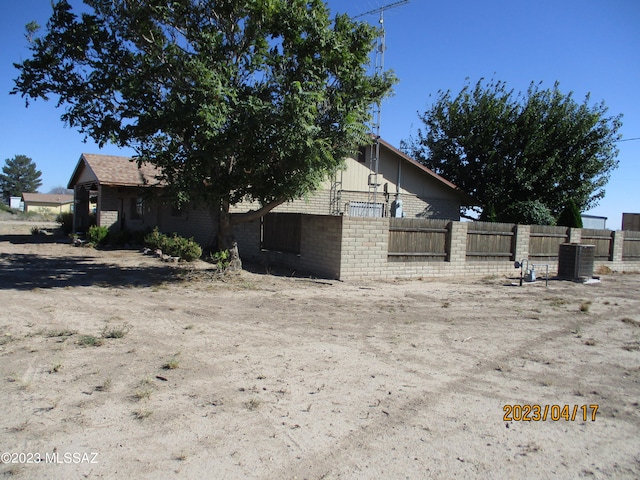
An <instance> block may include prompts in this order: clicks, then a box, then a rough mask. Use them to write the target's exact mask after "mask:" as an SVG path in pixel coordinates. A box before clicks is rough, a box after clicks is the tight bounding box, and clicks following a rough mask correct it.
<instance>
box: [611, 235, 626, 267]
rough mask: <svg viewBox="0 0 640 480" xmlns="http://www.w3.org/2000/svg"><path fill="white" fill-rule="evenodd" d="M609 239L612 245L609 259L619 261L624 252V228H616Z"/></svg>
mask: <svg viewBox="0 0 640 480" xmlns="http://www.w3.org/2000/svg"><path fill="white" fill-rule="evenodd" d="M611 241H612V242H613V247H612V248H611V260H612V261H614V262H621V261H622V255H623V253H624V230H616V231H615V232H613V234H612V238H611Z"/></svg>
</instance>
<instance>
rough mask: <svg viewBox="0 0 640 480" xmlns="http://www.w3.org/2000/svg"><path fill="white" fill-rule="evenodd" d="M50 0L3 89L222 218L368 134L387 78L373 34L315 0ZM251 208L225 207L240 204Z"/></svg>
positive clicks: (300, 187) (303, 184)
mask: <svg viewBox="0 0 640 480" xmlns="http://www.w3.org/2000/svg"><path fill="white" fill-rule="evenodd" d="M84 3H85V4H86V6H87V7H88V8H86V10H88V11H89V13H83V14H82V15H81V16H77V15H75V14H74V13H73V11H72V8H71V6H70V5H69V3H68V2H67V0H58V1H57V2H56V3H55V4H54V12H53V15H52V17H51V19H50V20H49V22H48V24H47V28H46V34H45V35H44V36H37V35H36V26H35V25H33V24H30V25H28V26H27V29H28V33H29V37H30V48H31V53H32V58H30V59H28V60H25V61H24V62H22V63H21V64H16V67H17V68H18V69H19V70H20V75H19V77H18V78H17V79H16V81H15V82H16V86H15V88H14V90H13V92H14V93H21V94H22V95H23V96H25V97H26V98H27V103H28V100H29V99H36V98H43V99H46V98H47V97H48V96H49V95H51V94H53V95H54V96H55V97H56V98H57V100H58V105H59V106H64V107H65V112H64V114H63V115H62V119H63V120H64V121H65V122H66V123H67V124H69V125H70V126H72V127H77V128H78V129H79V130H80V131H81V132H83V133H84V134H86V135H88V136H89V137H91V138H93V139H94V140H95V141H97V142H98V143H99V144H104V143H107V142H113V143H115V144H117V145H120V146H123V147H124V146H128V147H132V148H134V149H135V151H136V153H137V155H136V158H137V161H138V162H140V163H143V162H147V163H150V164H154V165H156V166H158V167H160V171H161V175H162V180H163V181H164V183H165V184H166V185H168V187H167V190H169V191H171V192H172V193H173V194H174V196H175V197H176V198H178V199H179V200H180V201H183V202H184V201H195V202H200V203H202V204H204V205H206V206H208V208H210V210H211V212H212V216H213V217H214V220H213V221H217V222H218V231H219V234H218V241H219V247H220V248H227V249H229V248H231V249H233V248H232V247H233V246H234V244H235V242H234V237H233V223H234V222H241V221H245V220H250V219H253V218H256V217H257V216H260V215H263V214H265V213H266V212H268V211H269V210H271V209H273V208H275V207H276V206H277V205H279V204H281V203H283V202H285V201H288V200H291V199H294V198H299V197H300V196H303V195H304V194H306V193H308V192H310V191H312V190H313V189H314V188H316V187H317V186H318V184H319V182H321V181H322V180H323V179H324V178H326V176H327V175H329V174H331V173H332V172H334V171H335V170H336V169H337V168H338V167H339V166H340V164H341V162H342V161H343V159H344V158H345V157H346V156H347V155H349V154H351V153H353V152H354V151H356V149H357V146H358V145H359V144H362V143H363V142H366V141H367V133H368V132H367V127H366V122H367V121H368V120H369V113H368V112H369V107H370V105H371V104H372V103H374V102H378V101H380V100H381V98H383V97H384V96H385V95H386V94H387V93H388V92H389V91H390V88H391V86H392V84H393V83H394V81H395V80H394V77H393V75H392V74H391V73H389V72H386V73H384V74H382V75H369V74H368V73H367V64H368V58H369V53H370V51H371V49H372V48H373V45H374V41H375V38H376V35H377V31H376V29H375V28H374V27H371V26H369V25H368V24H365V23H360V22H354V21H352V20H350V19H349V18H348V17H347V16H344V15H338V16H336V17H335V19H333V20H331V19H330V16H329V11H328V9H327V7H326V5H325V4H324V3H323V2H322V1H320V0H135V1H133V0H84ZM243 199H246V200H250V201H257V202H259V204H260V205H261V207H260V208H259V209H257V210H256V211H252V212H250V213H248V214H246V215H244V216H242V215H240V216H235V215H234V216H233V217H232V216H230V215H229V208H230V206H231V205H234V204H236V203H238V202H240V201H241V200H243Z"/></svg>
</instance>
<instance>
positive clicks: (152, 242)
mask: <svg viewBox="0 0 640 480" xmlns="http://www.w3.org/2000/svg"><path fill="white" fill-rule="evenodd" d="M165 238H166V235H164V234H162V233H160V232H159V231H158V227H156V228H154V229H153V231H152V232H151V233H149V234H148V235H147V236H145V237H144V245H145V246H146V247H147V248H150V249H151V250H157V249H160V250H162V244H163V242H164V239H165Z"/></svg>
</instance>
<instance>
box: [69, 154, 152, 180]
mask: <svg viewBox="0 0 640 480" xmlns="http://www.w3.org/2000/svg"><path fill="white" fill-rule="evenodd" d="M81 165H84V166H85V167H86V168H88V169H89V170H90V171H91V173H92V174H93V176H94V177H95V178H96V180H97V181H98V183H99V184H101V185H111V186H144V185H158V184H159V182H158V180H157V179H156V175H157V174H158V172H159V171H158V169H156V167H154V166H153V165H149V164H143V165H142V166H141V167H139V168H138V164H137V163H136V162H135V161H133V160H132V159H131V158H129V157H119V156H115V155H99V154H94V153H83V154H82V156H81V157H80V162H78V166H77V167H76V169H75V171H74V172H73V175H72V176H71V180H70V181H69V185H73V184H75V181H76V176H77V175H78V174H79V172H80V167H81Z"/></svg>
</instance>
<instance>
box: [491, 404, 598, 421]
mask: <svg viewBox="0 0 640 480" xmlns="http://www.w3.org/2000/svg"><path fill="white" fill-rule="evenodd" d="M502 410H503V411H504V415H503V417H502V419H503V420H504V421H505V422H511V421H514V422H540V421H542V422H545V421H547V420H552V421H554V422H558V421H560V420H565V421H567V422H569V421H571V422H575V421H576V420H578V421H580V420H582V421H584V422H586V421H587V420H591V421H592V422H595V421H596V414H597V412H598V405H597V404H590V405H518V404H514V405H505V406H504V407H503V408H502Z"/></svg>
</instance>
